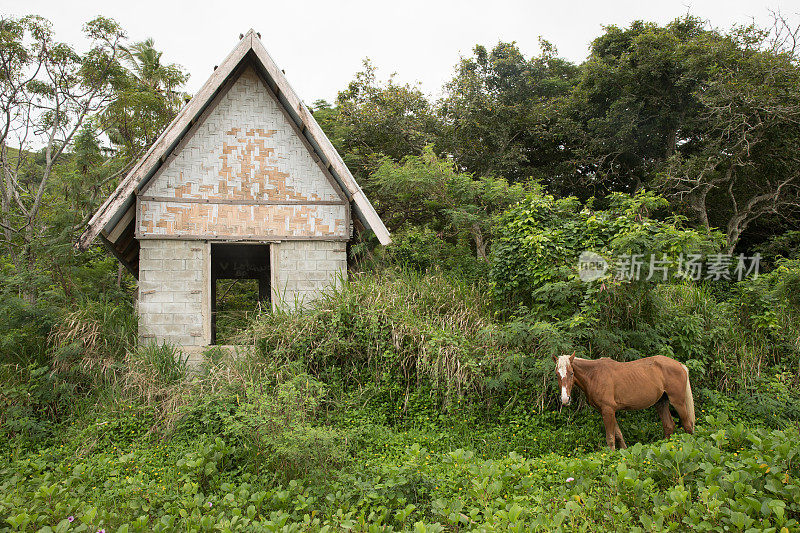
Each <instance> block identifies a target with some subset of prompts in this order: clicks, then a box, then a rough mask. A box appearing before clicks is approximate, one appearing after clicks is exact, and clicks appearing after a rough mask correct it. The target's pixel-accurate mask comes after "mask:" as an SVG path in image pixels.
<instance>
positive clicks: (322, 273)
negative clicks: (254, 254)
mask: <svg viewBox="0 0 800 533" xmlns="http://www.w3.org/2000/svg"><path fill="white" fill-rule="evenodd" d="M273 246H274V249H275V252H274V253H273V276H272V280H273V281H272V285H273V287H272V290H273V301H274V302H275V306H276V307H282V308H284V309H287V308H292V307H294V305H295V303H298V304H300V305H301V306H303V305H307V304H309V303H311V302H312V301H313V300H315V299H316V298H317V297H318V296H319V294H320V292H321V291H323V290H325V289H326V288H328V287H330V286H331V285H332V284H336V285H339V284H340V283H341V281H342V280H344V279H347V248H346V243H344V242H333V241H283V242H281V243H280V244H276V245H273ZM276 256H277V257H276ZM276 263H277V265H276ZM276 266H277V268H276Z"/></svg>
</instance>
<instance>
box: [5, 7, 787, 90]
mask: <svg viewBox="0 0 800 533" xmlns="http://www.w3.org/2000/svg"><path fill="white" fill-rule="evenodd" d="M770 9H779V10H780V11H782V12H783V13H784V14H786V15H789V16H791V18H792V19H794V20H797V18H798V16H797V13H798V12H800V3H797V2H796V0H705V1H702V0H693V1H691V0H683V1H681V0H678V1H673V0H640V1H635V0H595V1H585V2H580V1H574V0H548V1H547V2H534V1H529V2H524V1H507V0H482V1H480V2H477V1H473V0H462V1H437V0H427V1H417V0H414V1H405V2H404V1H397V0H395V1H393V2H391V3H389V2H381V1H379V0H372V1H364V0H344V1H338V2H337V1H333V0H330V1H299V0H295V1H286V0H284V1H281V2H275V1H271V0H262V1H249V0H239V1H233V2H232V1H227V2H226V1H210V0H199V1H196V2H173V1H169V0H161V1H154V0H138V1H137V0H126V1H124V2H119V1H110V0H104V1H89V0H27V1H26V0H15V1H13V2H12V1H9V0H0V13H1V14H4V15H17V16H19V15H25V14H38V15H42V16H44V17H46V18H48V19H49V20H50V21H52V23H53V28H54V30H55V33H56V38H57V39H58V40H61V41H65V42H67V43H70V44H72V45H74V46H76V47H77V48H79V49H81V50H82V49H84V48H85V46H86V42H85V40H84V38H83V35H82V33H81V27H82V26H83V24H84V23H85V22H87V21H88V20H90V19H91V18H93V17H94V16H96V15H99V14H102V15H104V16H107V17H112V18H114V19H116V20H117V21H118V22H119V23H120V24H122V26H123V27H124V28H125V29H126V31H127V32H128V36H129V37H130V40H131V41H132V42H134V41H141V40H144V39H146V38H148V37H152V38H153V39H155V43H156V48H157V49H159V50H162V51H163V52H164V55H163V56H162V61H164V62H168V63H178V64H180V65H182V66H183V67H184V68H185V69H186V70H188V72H189V73H190V74H191V78H190V79H189V83H188V85H187V89H188V90H189V92H194V91H196V90H197V89H198V88H199V87H200V86H201V85H202V84H203V82H204V81H205V80H206V78H208V76H209V75H210V74H211V72H212V69H213V67H214V65H216V64H218V63H219V62H220V61H221V60H222V59H223V58H224V57H225V56H226V55H227V54H228V52H229V51H230V50H231V48H233V46H234V45H235V44H236V43H237V41H238V37H239V34H240V33H244V32H246V31H247V30H248V29H249V28H250V27H252V28H254V29H255V30H256V31H258V32H260V33H261V36H262V41H263V42H264V45H265V46H266V48H267V50H269V51H270V54H271V55H272V56H273V57H274V58H275V60H276V61H277V62H278V65H280V67H281V68H283V69H284V70H285V71H286V75H287V78H288V79H289V82H290V83H291V84H292V86H294V88H295V90H296V91H297V92H298V94H299V95H300V97H301V98H303V100H304V101H305V102H306V103H309V104H310V103H312V102H314V101H315V100H316V99H318V98H325V99H327V100H329V101H332V100H333V99H334V98H335V96H336V93H337V92H338V91H339V90H341V89H344V88H345V87H346V86H347V83H348V82H349V81H350V80H352V79H353V75H354V74H355V73H356V72H357V71H359V70H360V69H361V61H362V59H363V58H365V57H369V58H370V59H372V61H373V63H374V64H375V65H376V66H377V67H378V68H379V71H378V72H379V76H380V77H381V78H386V77H388V75H389V74H391V73H392V72H396V73H397V78H396V79H397V80H399V81H402V82H420V83H421V85H422V89H423V90H424V91H425V92H426V93H427V94H429V95H432V96H438V95H439V94H440V90H441V87H442V85H443V84H444V83H445V82H446V81H447V80H448V79H450V77H451V76H452V74H453V68H454V66H455V64H456V63H457V61H458V59H459V56H460V55H470V53H471V51H472V48H473V46H474V45H475V44H476V43H480V44H483V45H485V46H487V48H491V47H492V46H493V45H494V44H495V43H497V41H498V40H504V41H516V42H517V43H518V45H519V46H520V48H521V49H522V52H523V53H524V54H525V55H526V56H528V57H530V56H533V55H535V54H537V53H538V51H539V50H538V37H539V36H540V35H541V36H542V37H544V38H545V39H547V40H549V41H550V42H552V43H554V44H555V45H556V47H557V48H558V50H559V53H560V55H562V56H563V57H566V58H568V59H570V60H572V61H575V62H580V61H582V60H583V59H585V57H586V55H587V53H588V47H589V43H590V42H591V41H592V40H593V39H594V38H595V37H597V36H599V35H600V34H601V33H602V26H603V25H611V24H616V25H618V26H624V25H627V24H628V23H630V22H631V21H633V20H637V19H642V20H648V21H654V22H658V23H662V24H663V23H666V22H669V21H670V20H673V19H675V18H677V17H679V16H681V15H683V14H685V13H686V12H687V11H688V12H690V13H692V14H694V15H697V16H700V17H703V18H705V19H708V20H710V21H711V23H712V24H713V25H714V26H716V27H720V28H728V27H730V26H731V25H732V24H735V23H748V22H751V21H752V20H753V19H755V20H756V22H759V23H762V24H767V23H768V22H769V20H770V19H769V10H770Z"/></svg>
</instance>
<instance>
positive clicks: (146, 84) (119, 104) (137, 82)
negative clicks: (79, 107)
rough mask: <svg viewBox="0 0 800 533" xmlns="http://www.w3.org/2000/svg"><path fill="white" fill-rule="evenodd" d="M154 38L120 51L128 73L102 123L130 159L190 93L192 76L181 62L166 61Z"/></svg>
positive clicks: (152, 138) (133, 158) (141, 150)
mask: <svg viewBox="0 0 800 533" xmlns="http://www.w3.org/2000/svg"><path fill="white" fill-rule="evenodd" d="M161 55H162V52H160V51H158V50H156V48H155V43H154V41H153V40H152V39H147V40H145V41H142V42H138V43H135V44H133V45H131V46H129V47H124V48H123V49H122V50H121V56H122V58H123V59H124V64H125V65H126V66H127V67H128V69H127V70H126V76H124V77H122V78H121V79H119V80H118V81H117V83H116V84H115V87H114V89H115V95H114V101H113V102H112V104H111V105H110V106H109V107H108V108H107V109H106V110H105V112H104V113H103V114H102V115H101V117H100V118H101V120H100V123H101V124H102V126H103V128H104V129H105V131H106V133H107V134H108V136H109V138H110V139H111V142H112V143H114V145H116V146H117V147H118V149H119V150H120V155H122V156H123V157H125V159H126V160H128V161H135V160H136V159H138V156H139V155H141V153H142V152H143V151H144V150H145V149H146V148H147V147H149V146H150V145H151V144H152V143H153V142H155V140H156V138H157V137H158V136H159V135H160V134H161V132H162V131H163V130H164V128H165V127H166V126H167V124H169V122H170V121H171V120H172V119H173V118H174V117H175V115H176V114H177V113H178V111H179V110H180V108H181V106H182V105H183V103H184V102H185V100H187V99H188V95H187V94H186V93H184V92H181V91H180V90H179V89H180V87H181V86H182V85H183V84H184V83H186V81H187V80H188V79H189V76H188V74H186V73H185V72H184V71H183V70H182V69H181V67H180V66H179V65H175V64H166V65H165V64H163V63H162V62H161Z"/></svg>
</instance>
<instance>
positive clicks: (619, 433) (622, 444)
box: [614, 416, 628, 449]
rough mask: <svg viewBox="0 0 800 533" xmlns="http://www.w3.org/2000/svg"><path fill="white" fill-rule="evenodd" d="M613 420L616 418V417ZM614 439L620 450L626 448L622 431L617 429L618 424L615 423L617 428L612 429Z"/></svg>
mask: <svg viewBox="0 0 800 533" xmlns="http://www.w3.org/2000/svg"><path fill="white" fill-rule="evenodd" d="M614 418H616V416H615V417H614ZM614 438H615V439H616V441H617V445H618V446H619V447H620V449H623V448H627V447H628V445H627V444H625V439H624V438H623V437H622V431H621V430H620V429H619V422H617V426H616V428H615V429H614Z"/></svg>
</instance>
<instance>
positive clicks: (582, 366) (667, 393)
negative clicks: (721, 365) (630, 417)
mask: <svg viewBox="0 0 800 533" xmlns="http://www.w3.org/2000/svg"><path fill="white" fill-rule="evenodd" d="M553 360H554V361H555V363H556V376H557V377H558V386H559V389H560V391H561V403H563V404H564V405H569V403H570V400H571V399H572V386H573V385H577V386H578V387H580V389H581V390H582V391H583V392H584V394H585V395H586V401H588V402H589V405H591V406H592V407H594V408H595V409H597V410H598V411H600V414H601V415H603V425H605V428H606V444H608V447H609V448H611V449H612V450H613V449H614V448H615V447H616V445H618V446H619V447H620V448H626V447H627V445H626V444H625V439H623V438H622V432H621V431H620V429H619V424H617V416H616V413H617V411H619V410H622V409H627V410H634V409H647V408H648V407H651V406H653V405H655V406H656V411H658V414H659V416H660V417H661V423H662V425H663V427H664V437H669V436H670V435H671V434H672V432H673V431H675V422H674V421H673V420H672V415H671V414H670V412H669V404H672V405H673V407H675V410H676V411H677V412H678V416H679V417H680V419H681V425H682V426H683V429H684V430H686V432H687V433H693V432H694V422H695V418H694V399H693V398H692V386H691V384H690V383H689V370H688V369H687V368H686V366H685V365H682V364H681V363H679V362H678V361H676V360H674V359H670V358H669V357H665V356H663V355H654V356H652V357H645V358H642V359H638V360H636V361H630V362H627V363H620V362H618V361H614V360H612V359H609V358H607V357H603V358H601V359H581V358H580V357H575V354H574V353H573V354H572V355H562V356H561V357H555V356H553Z"/></svg>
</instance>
